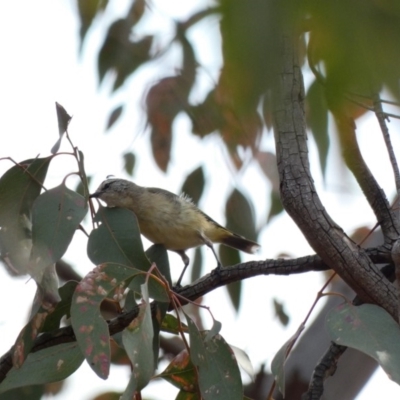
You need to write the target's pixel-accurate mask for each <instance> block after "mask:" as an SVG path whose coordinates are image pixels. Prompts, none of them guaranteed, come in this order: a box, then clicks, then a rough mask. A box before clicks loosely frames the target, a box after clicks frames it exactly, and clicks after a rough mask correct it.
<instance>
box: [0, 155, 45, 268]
mask: <svg viewBox="0 0 400 400" xmlns="http://www.w3.org/2000/svg"><path fill="white" fill-rule="evenodd" d="M51 160H52V157H46V158H37V159H30V160H25V161H22V162H21V163H19V165H15V166H14V167H12V168H10V169H9V170H8V171H7V172H5V174H4V175H3V176H2V177H1V179H0V204H1V207H0V252H1V256H2V258H3V260H4V261H5V262H6V264H7V266H8V267H9V268H10V270H11V271H12V272H13V273H15V274H26V273H27V268H28V264H29V257H30V252H31V247H32V240H31V209H32V204H33V202H34V201H35V199H36V198H37V197H38V196H39V194H40V191H41V188H42V187H41V184H43V182H44V179H45V177H46V174H47V169H48V167H49V164H50V161H51Z"/></svg>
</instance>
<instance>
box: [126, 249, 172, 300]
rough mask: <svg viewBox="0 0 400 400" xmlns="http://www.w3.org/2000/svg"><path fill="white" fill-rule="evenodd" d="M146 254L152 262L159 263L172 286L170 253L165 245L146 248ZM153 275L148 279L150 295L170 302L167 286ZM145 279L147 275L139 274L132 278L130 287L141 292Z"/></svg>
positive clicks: (161, 271)
mask: <svg viewBox="0 0 400 400" xmlns="http://www.w3.org/2000/svg"><path fill="white" fill-rule="evenodd" d="M146 256H147V258H148V259H149V260H150V262H151V263H155V264H156V265H157V268H158V270H159V271H160V273H161V275H163V276H164V277H165V279H167V281H168V283H169V285H170V286H172V284H171V273H170V269H169V261H168V254H167V250H166V249H165V247H164V246H163V245H161V244H154V245H152V246H151V247H149V248H148V249H147V250H146ZM152 276H153V275H151V276H150V279H149V281H148V286H149V293H150V297H151V298H152V299H154V300H157V301H161V302H167V303H169V302H170V298H169V295H168V292H167V289H166V287H165V286H164V284H162V283H161V282H159V281H158V280H156V279H155V278H153V277H152ZM145 281H146V275H144V274H141V275H137V276H135V278H133V279H132V282H131V283H130V284H129V288H130V289H131V290H133V291H135V292H137V293H140V291H141V289H140V287H141V285H143V284H144V283H145Z"/></svg>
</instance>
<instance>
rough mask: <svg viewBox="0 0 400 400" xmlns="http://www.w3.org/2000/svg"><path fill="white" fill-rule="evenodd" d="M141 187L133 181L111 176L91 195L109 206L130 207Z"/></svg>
mask: <svg viewBox="0 0 400 400" xmlns="http://www.w3.org/2000/svg"><path fill="white" fill-rule="evenodd" d="M140 189H142V188H141V187H140V186H138V185H136V184H134V183H133V182H130V181H127V180H125V179H117V178H111V179H106V180H105V181H103V182H102V183H101V184H100V186H99V187H98V188H97V190H96V191H95V192H94V193H92V194H91V195H90V196H89V197H90V198H98V199H101V200H103V201H104V202H105V203H106V204H107V206H109V207H123V208H129V206H130V205H131V203H132V202H133V201H134V200H135V197H136V195H137V194H138V192H140Z"/></svg>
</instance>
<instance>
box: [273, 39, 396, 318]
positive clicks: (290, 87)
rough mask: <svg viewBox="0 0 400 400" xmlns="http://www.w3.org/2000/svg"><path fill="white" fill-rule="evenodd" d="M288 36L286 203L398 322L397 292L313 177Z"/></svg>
mask: <svg viewBox="0 0 400 400" xmlns="http://www.w3.org/2000/svg"><path fill="white" fill-rule="evenodd" d="M294 43H296V39H295V38H294V37H293V36H292V35H288V34H286V35H283V37H282V45H281V46H279V48H280V49H282V50H281V54H280V56H281V71H280V74H279V76H278V77H277V79H276V87H275V88H274V102H275V110H274V120H275V121H274V122H275V145H276V155H277V162H278V171H279V176H280V182H281V184H280V192H281V199H282V203H283V205H284V207H285V209H286V211H287V212H288V214H289V215H290V216H291V217H292V218H293V220H294V221H295V223H296V224H297V226H298V227H299V228H300V230H301V231H302V232H303V234H304V236H305V237H306V239H307V240H308V242H309V244H310V245H311V247H312V248H313V249H314V250H315V251H316V253H317V254H318V255H319V256H320V257H321V258H322V260H323V261H324V262H325V263H326V264H327V265H329V266H330V267H331V268H332V269H333V270H334V271H335V272H337V273H338V275H339V276H340V277H341V278H342V279H343V280H344V281H345V282H346V283H347V284H348V285H349V286H350V287H351V288H352V289H353V290H354V291H355V292H356V293H357V295H358V296H359V297H360V298H361V299H362V300H363V301H364V302H367V303H373V304H377V305H380V306H381V307H383V308H384V309H385V310H386V311H388V312H389V314H390V315H392V317H393V318H395V319H396V320H397V293H396V291H395V288H394V286H393V285H392V284H391V283H390V282H388V281H387V280H386V279H385V278H384V276H383V275H382V274H381V273H380V271H379V270H378V268H377V267H376V266H375V265H374V264H373V263H372V261H371V260H370V258H369V257H368V256H367V254H366V252H365V251H364V250H363V249H362V248H360V247H359V246H358V245H357V244H356V243H354V242H353V241H352V240H351V239H350V238H349V237H348V236H347V235H346V234H345V233H344V232H343V230H342V229H341V227H339V226H338V225H337V224H336V223H335V222H334V221H333V220H332V218H331V217H330V216H329V214H328V213H327V211H326V210H325V207H324V206H323V204H322V202H321V200H320V198H319V196H318V194H317V192H316V189H315V187H314V182H313V179H312V176H311V172H310V166H309V161H308V147H307V137H306V124H305V112H304V85H303V77H302V74H301V68H300V65H299V63H298V59H297V52H296V51H295V49H294Z"/></svg>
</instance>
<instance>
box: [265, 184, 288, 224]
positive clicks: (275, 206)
mask: <svg viewBox="0 0 400 400" xmlns="http://www.w3.org/2000/svg"><path fill="white" fill-rule="evenodd" d="M270 199H271V200H270V202H271V207H270V209H269V213H268V218H267V221H268V222H269V221H271V219H272V218H273V217H275V216H276V215H279V214H280V213H281V212H282V211H283V210H284V208H283V205H282V201H281V196H280V194H279V192H274V191H272V192H271V195H270Z"/></svg>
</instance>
